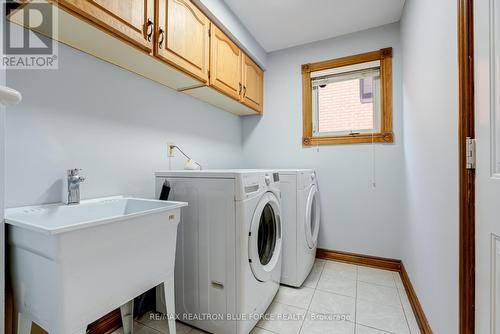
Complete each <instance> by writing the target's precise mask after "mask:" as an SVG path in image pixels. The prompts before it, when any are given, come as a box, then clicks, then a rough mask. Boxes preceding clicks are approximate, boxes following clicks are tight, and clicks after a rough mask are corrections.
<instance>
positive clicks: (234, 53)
mask: <svg viewBox="0 0 500 334" xmlns="http://www.w3.org/2000/svg"><path fill="white" fill-rule="evenodd" d="M210 43H211V47H210V85H211V86H213V87H214V88H216V89H217V90H219V91H221V92H222V93H224V94H226V95H228V96H230V97H232V98H234V99H237V100H239V99H240V94H241V87H242V84H241V50H240V48H238V46H236V44H234V43H233V42H232V41H231V40H230V39H229V38H228V37H227V36H226V35H225V34H224V33H223V32H222V31H221V30H220V29H219V28H217V27H216V26H215V25H213V24H212V36H211V42H210Z"/></svg>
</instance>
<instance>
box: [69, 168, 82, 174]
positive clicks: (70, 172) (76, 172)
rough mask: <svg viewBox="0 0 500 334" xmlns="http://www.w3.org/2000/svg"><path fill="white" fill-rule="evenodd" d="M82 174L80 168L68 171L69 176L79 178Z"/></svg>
mask: <svg viewBox="0 0 500 334" xmlns="http://www.w3.org/2000/svg"><path fill="white" fill-rule="evenodd" d="M79 172H81V169H80V168H73V169H68V176H77V175H78V173H79Z"/></svg>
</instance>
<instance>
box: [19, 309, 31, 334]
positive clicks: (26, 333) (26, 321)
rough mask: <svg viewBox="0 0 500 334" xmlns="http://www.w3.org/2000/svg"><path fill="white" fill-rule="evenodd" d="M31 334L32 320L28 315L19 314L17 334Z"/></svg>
mask: <svg viewBox="0 0 500 334" xmlns="http://www.w3.org/2000/svg"><path fill="white" fill-rule="evenodd" d="M30 333H31V319H30V318H28V317H27V316H26V314H23V313H20V312H19V313H18V314H17V334H30Z"/></svg>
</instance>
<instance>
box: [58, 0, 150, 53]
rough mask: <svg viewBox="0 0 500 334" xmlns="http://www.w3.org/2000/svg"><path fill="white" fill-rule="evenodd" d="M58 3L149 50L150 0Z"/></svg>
mask: <svg viewBox="0 0 500 334" xmlns="http://www.w3.org/2000/svg"><path fill="white" fill-rule="evenodd" d="M59 4H60V5H61V6H62V7H65V8H68V9H70V10H71V11H73V12H76V13H77V14H79V15H81V16H83V17H85V18H86V19H88V20H90V21H92V22H93V23H95V24H97V25H98V26H99V27H101V28H103V29H105V30H107V31H109V32H111V33H112V34H113V35H115V36H118V37H119V38H121V39H124V40H126V41H128V42H129V43H132V44H134V45H135V46H137V47H139V48H141V49H143V50H144V51H147V52H148V53H149V52H152V45H153V43H152V38H150V40H148V36H147V34H148V32H152V29H153V26H152V24H153V17H154V0H59ZM149 20H151V22H150V23H149V24H148V21H149Z"/></svg>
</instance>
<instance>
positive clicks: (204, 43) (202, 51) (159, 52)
mask: <svg viewBox="0 0 500 334" xmlns="http://www.w3.org/2000/svg"><path fill="white" fill-rule="evenodd" d="M157 15H158V20H157V21H158V36H157V40H156V46H155V51H156V56H157V57H159V58H160V59H162V60H165V61H167V62H168V63H170V64H171V65H173V66H175V67H177V68H179V69H181V70H182V71H184V72H186V73H188V74H190V75H192V76H194V77H196V78H197V79H199V80H201V81H203V82H207V81H208V66H209V54H210V44H209V40H210V39H209V36H208V34H209V28H210V21H209V19H208V18H207V17H206V16H205V15H204V14H203V13H202V12H201V11H200V10H199V9H198V8H197V7H196V6H195V5H194V4H193V3H191V1H190V0H159V1H158V11H157Z"/></svg>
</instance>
